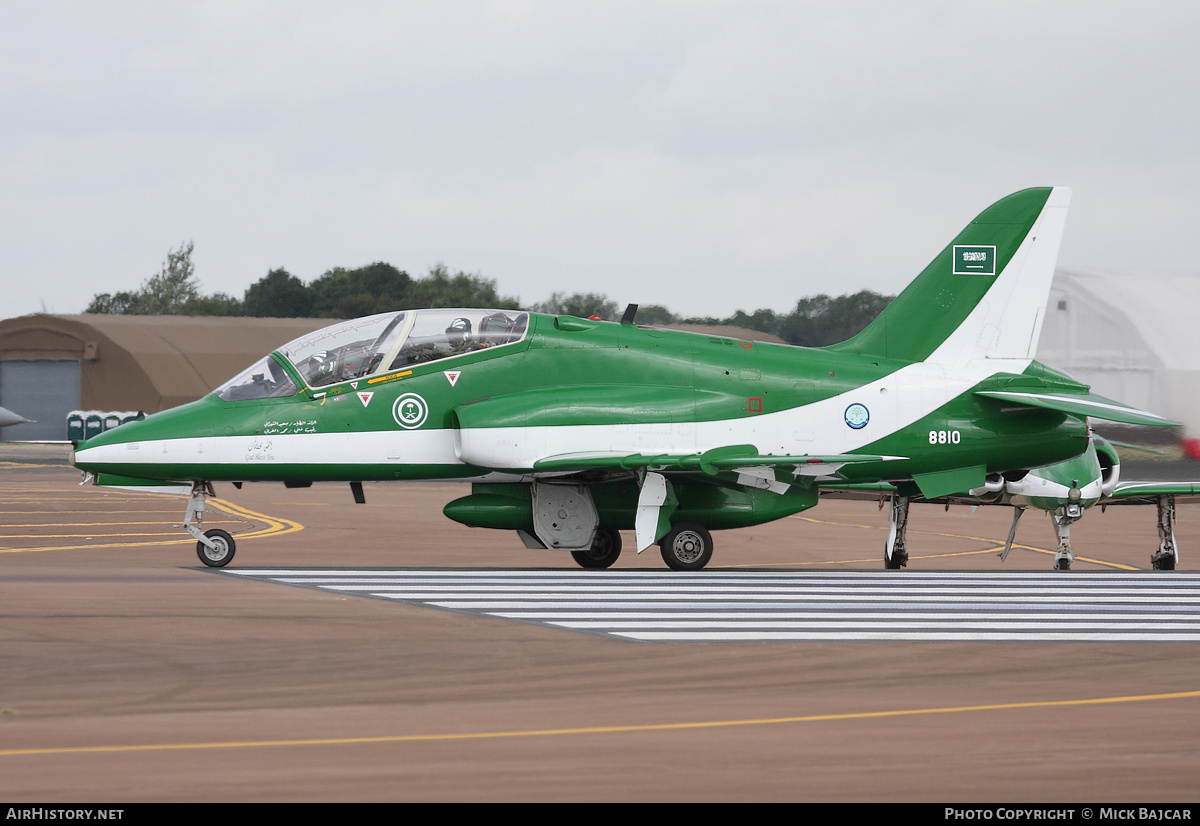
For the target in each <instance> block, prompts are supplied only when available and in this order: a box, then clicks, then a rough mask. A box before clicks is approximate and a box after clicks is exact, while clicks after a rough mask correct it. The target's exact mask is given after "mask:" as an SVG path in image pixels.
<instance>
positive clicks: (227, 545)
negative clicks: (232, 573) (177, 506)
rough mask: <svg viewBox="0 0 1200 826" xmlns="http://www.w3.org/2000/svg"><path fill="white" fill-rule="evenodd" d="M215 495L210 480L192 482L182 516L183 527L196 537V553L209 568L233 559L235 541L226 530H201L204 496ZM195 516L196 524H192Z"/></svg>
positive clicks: (204, 505) (204, 503)
mask: <svg viewBox="0 0 1200 826" xmlns="http://www.w3.org/2000/svg"><path fill="white" fill-rule="evenodd" d="M208 496H216V494H215V493H214V492H213V487H212V483H211V482H193V483H192V498H191V499H189V500H188V506H187V511H186V512H185V513H184V517H183V529H184V530H185V531H187V532H188V533H189V534H191V535H192V536H193V537H194V538H195V539H196V555H197V556H198V557H200V561H201V562H203V563H204V564H205V565H207V566H208V567H210V568H223V567H225V566H226V565H228V564H229V561H230V560H231V559H233V552H234V551H235V550H236V548H237V543H236V542H234V541H233V537H232V536H230V535H229V533H228V531H223V530H221V529H220V528H212V529H211V530H207V531H203V532H202V531H201V528H203V527H204V511H205V510H206V508H207V503H206V497H208ZM193 517H195V519H196V524H195V525H193V524H192V518H193Z"/></svg>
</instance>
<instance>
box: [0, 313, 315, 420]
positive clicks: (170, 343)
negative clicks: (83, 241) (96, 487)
mask: <svg viewBox="0 0 1200 826" xmlns="http://www.w3.org/2000/svg"><path fill="white" fill-rule="evenodd" d="M330 323H332V320H331V319H325V318H216V317H204V316H134V315H91V314H88V315H46V314H37V315H28V316H21V317H20V318H10V319H5V320H3V321H0V407H5V408H8V409H9V410H12V411H13V412H15V413H19V414H20V415H22V416H24V417H25V418H27V419H33V420H34V421H33V422H31V423H28V424H18V425H13V426H11V427H6V428H4V429H3V430H0V439H2V440H5V441H26V440H29V441H32V440H58V439H66V438H67V414H68V413H70V412H71V411H73V410H81V409H82V410H104V411H126V410H141V411H144V412H146V413H155V412H157V411H159V410H166V409H167V408H169V407H174V406H176V405H180V404H184V403H186V402H190V401H195V400H196V399H198V398H200V397H201V396H203V395H204V394H205V393H208V392H209V391H211V390H212V389H213V388H215V387H218V386H219V385H220V384H221V383H223V382H225V381H226V380H228V379H229V378H230V377H232V376H234V375H236V374H237V373H238V372H240V371H241V370H244V369H245V368H246V367H248V366H249V365H251V364H253V363H254V362H255V361H257V360H258V359H260V358H262V355H263V353H268V352H270V351H271V350H273V349H275V348H276V347H278V346H280V345H282V344H284V343H286V342H288V341H291V340H292V339H294V338H296V337H297V336H300V335H303V334H304V333H307V332H311V331H312V330H316V329H318V328H320V327H324V326H325V325H327V324H330Z"/></svg>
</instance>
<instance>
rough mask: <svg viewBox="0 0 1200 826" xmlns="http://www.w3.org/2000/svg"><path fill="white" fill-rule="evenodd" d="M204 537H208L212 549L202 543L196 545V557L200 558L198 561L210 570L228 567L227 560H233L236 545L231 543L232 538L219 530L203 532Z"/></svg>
mask: <svg viewBox="0 0 1200 826" xmlns="http://www.w3.org/2000/svg"><path fill="white" fill-rule="evenodd" d="M204 535H205V536H206V537H208V541H209V542H211V543H212V547H211V548H210V547H208V546H207V545H205V544H204V543H203V542H197V543H196V555H197V556H199V557H200V561H201V562H203V563H204V564H205V565H207V566H208V567H210V568H223V567H225V566H226V565H228V564H229V560H231V559H233V552H234V551H235V550H236V549H237V543H236V542H234V541H233V537H232V536H230V535H229V533H228V532H227V531H223V530H221V529H220V528H213V529H212V530H208V531H205V532H204Z"/></svg>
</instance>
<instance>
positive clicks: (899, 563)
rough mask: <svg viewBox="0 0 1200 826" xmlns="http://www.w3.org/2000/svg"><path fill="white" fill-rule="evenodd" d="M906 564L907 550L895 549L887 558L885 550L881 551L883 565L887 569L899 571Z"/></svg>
mask: <svg viewBox="0 0 1200 826" xmlns="http://www.w3.org/2000/svg"><path fill="white" fill-rule="evenodd" d="M907 565H908V551H895V552H893V553H892V556H891V558H890V559H889V558H888V555H887V551H884V553H883V567H884V569H885V570H888V571H899V570H900V569H901V568H904V567H906V566H907Z"/></svg>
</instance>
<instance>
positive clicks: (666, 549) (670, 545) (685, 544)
mask: <svg viewBox="0 0 1200 826" xmlns="http://www.w3.org/2000/svg"><path fill="white" fill-rule="evenodd" d="M658 547H659V548H661V549H662V558H663V562H665V563H667V567H668V568H670V569H671V570H673V571H699V570H700V569H701V568H703V567H704V566H705V565H707V564H708V560H710V559H712V552H713V542H712V536H711V535H709V533H708V531H707V530H706V529H705V527H704V526H703V525H701V524H699V523H696V522H680V523H679V524H678V525H676V526H675V527H673V528H671V530H670V532H669V533H668V534H667V535H666V536H664V537H663V538H662V541H661V542H659V543H658Z"/></svg>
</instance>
